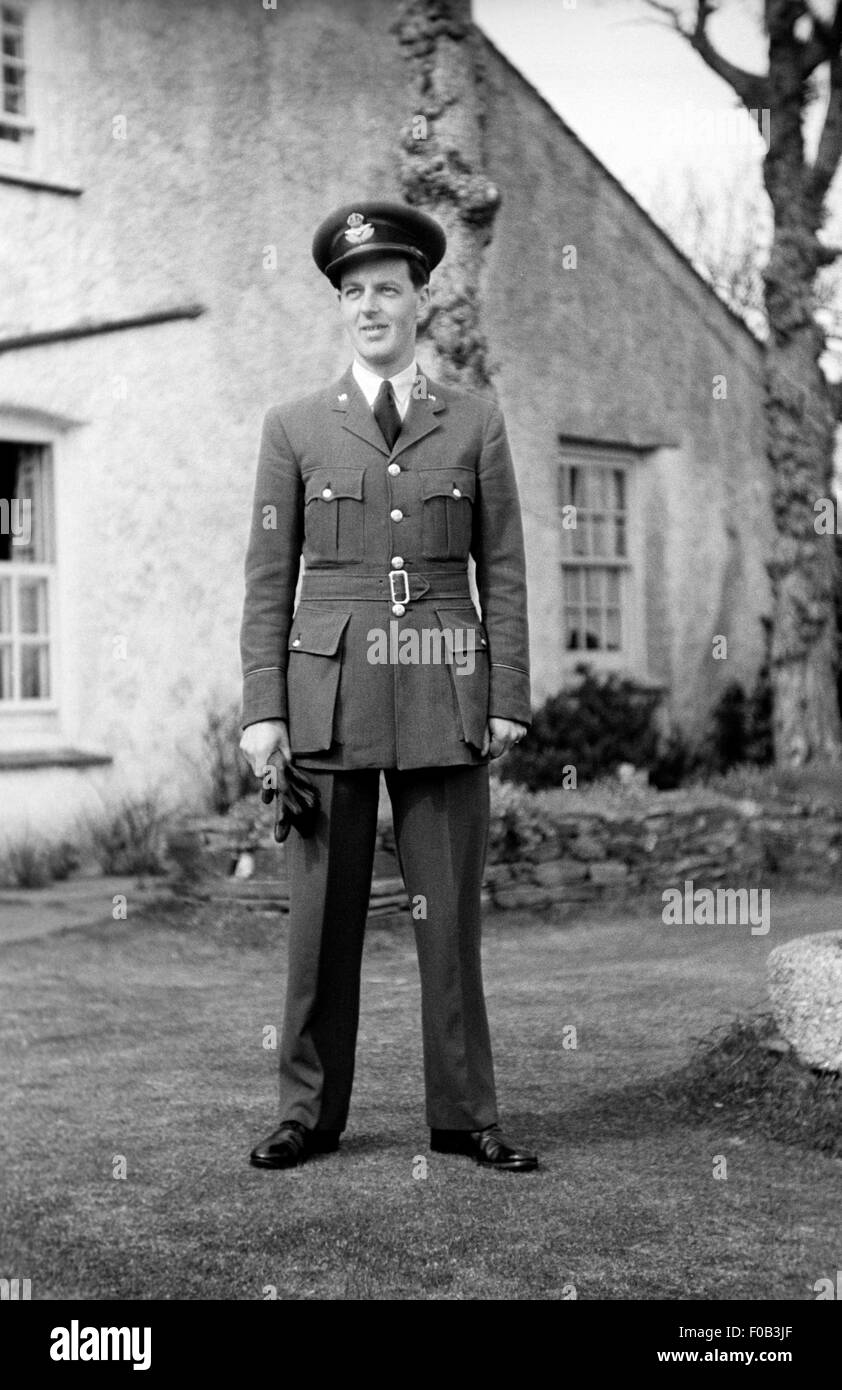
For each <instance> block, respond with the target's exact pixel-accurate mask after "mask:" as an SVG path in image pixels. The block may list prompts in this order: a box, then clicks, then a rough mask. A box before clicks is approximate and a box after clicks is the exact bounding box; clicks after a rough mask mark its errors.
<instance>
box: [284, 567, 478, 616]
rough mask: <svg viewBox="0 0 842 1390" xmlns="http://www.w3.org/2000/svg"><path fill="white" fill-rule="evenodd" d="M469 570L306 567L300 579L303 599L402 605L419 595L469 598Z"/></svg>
mask: <svg viewBox="0 0 842 1390" xmlns="http://www.w3.org/2000/svg"><path fill="white" fill-rule="evenodd" d="M470 597H471V589H470V585H469V583H468V571H467V570H466V569H463V570H428V571H427V572H426V573H425V574H410V573H408V571H407V570H389V571H388V572H387V573H386V574H383V573H382V572H381V573H376V572H372V573H370V574H349V573H348V572H347V571H343V570H339V571H335V572H334V571H333V570H305V571H304V578H303V579H302V581H301V600H302V602H303V601H304V600H305V599H349V600H353V599H384V600H385V601H386V602H388V603H391V604H392V605H393V606H394V607H395V608H403V607H405V605H406V604H407V603H411V602H414V601H415V600H416V599H420V598H425V599H452V598H459V599H469V598H470Z"/></svg>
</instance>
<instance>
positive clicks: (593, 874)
mask: <svg viewBox="0 0 842 1390" xmlns="http://www.w3.org/2000/svg"><path fill="white" fill-rule="evenodd" d="M628 876H629V870H628V866H627V865H626V864H621V863H619V861H618V860H616V859H607V860H605V861H604V862H603V863H601V864H591V865H590V880H591V883H620V882H621V881H622V880H623V879H626V878H628Z"/></svg>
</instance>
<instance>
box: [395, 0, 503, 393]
mask: <svg viewBox="0 0 842 1390" xmlns="http://www.w3.org/2000/svg"><path fill="white" fill-rule="evenodd" d="M393 30H394V33H395V34H396V36H397V39H398V42H399V44H400V45H401V49H402V51H403V53H404V56H405V58H406V61H407V64H408V67H409V71H410V76H411V81H412V91H413V101H414V106H413V107H412V114H411V116H410V119H409V121H408V122H407V124H406V125H405V127H404V129H403V131H402V138H401V168H400V174H401V186H402V189H403V194H404V197H405V198H406V200H407V202H408V203H412V204H415V205H416V206H420V207H423V208H424V209H425V210H426V211H427V212H429V213H431V214H432V216H434V217H436V218H437V219H438V220H439V221H440V222H441V224H442V226H443V227H444V229H445V232H446V234H447V256H446V257H445V260H444V261H443V262H442V265H441V268H440V269H439V270H437V271H436V292H435V302H434V305H433V307H432V309H431V313H430V317H429V319H428V320H427V323H426V324H425V325H424V330H425V332H426V334H427V336H428V338H429V341H430V344H431V346H432V347H433V349H434V352H435V355H436V372H437V373H438V374H439V375H440V376H441V377H442V379H443V380H444V381H452V382H454V383H457V384H459V385H463V386H466V387H469V388H474V389H479V390H483V389H486V390H487V389H488V388H489V386H490V384H491V381H490V379H491V368H490V366H489V363H488V356H487V351H488V349H487V343H486V340H485V336H484V333H483V331H482V326H481V322H480V293H479V280H480V274H481V271H482V265H483V258H484V252H485V248H486V247H487V245H488V243H489V241H490V240H491V235H492V228H493V222H494V217H495V214H496V212H497V208H498V205H499V202H500V195H499V192H498V190H497V188H496V187H495V185H494V184H493V183H491V182H490V180H489V179H488V178H487V177H486V175H485V172H484V167H483V166H484V151H483V126H484V107H483V101H484V87H483V71H482V61H481V59H482V55H481V49H480V45H479V39H478V36H477V34H476V31H475V29H474V26H473V24H472V22H471V5H470V0H402V3H401V4H400V7H399V13H398V17H397V19H396V20H395V23H394V25H393Z"/></svg>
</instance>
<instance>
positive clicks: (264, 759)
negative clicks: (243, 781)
mask: <svg viewBox="0 0 842 1390" xmlns="http://www.w3.org/2000/svg"><path fill="white" fill-rule="evenodd" d="M240 748H241V749H242V751H243V754H244V756H245V759H246V762H247V763H248V765H249V767H250V768H251V770H252V772H253V773H254V775H255V777H262V776H263V774H264V772H265V770H266V766H267V764H268V762H269V759H270V758H271V756H272V754H273V753H277V752H280V754H281V757H282V758H283V760H284V767H286V765H287V763H288V762H289V761H290V760H291V758H292V753H291V752H290V746H289V734H288V732H287V726H286V724H285V723H284V721H283V719H261V720H260V722H259V723H257V724H249V725H248V727H247V728H245V729H243V736H242V738H241V739H240Z"/></svg>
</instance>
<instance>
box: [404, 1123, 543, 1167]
mask: <svg viewBox="0 0 842 1390" xmlns="http://www.w3.org/2000/svg"><path fill="white" fill-rule="evenodd" d="M430 1148H431V1149H432V1150H433V1153H437V1154H468V1155H469V1156H470V1157H471V1158H475V1159H476V1161H477V1163H479V1164H480V1165H481V1166H482V1167H483V1168H500V1169H502V1170H503V1171H504V1172H508V1173H529V1172H531V1171H532V1169H533V1168H537V1167H538V1155H537V1154H532V1153H529V1151H528V1149H525V1148H524V1147H523V1145H522V1144H518V1143H516V1142H515V1140H514V1139H507V1138H506V1136H505V1134H502V1133H501V1131H500V1126H499V1125H489V1126H488V1127H487V1129H431V1130H430Z"/></svg>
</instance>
